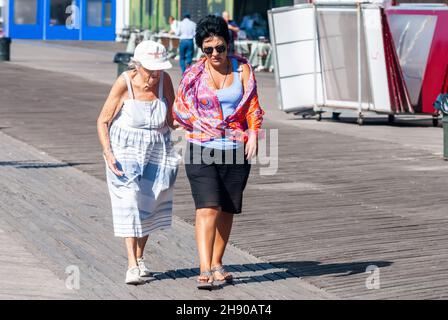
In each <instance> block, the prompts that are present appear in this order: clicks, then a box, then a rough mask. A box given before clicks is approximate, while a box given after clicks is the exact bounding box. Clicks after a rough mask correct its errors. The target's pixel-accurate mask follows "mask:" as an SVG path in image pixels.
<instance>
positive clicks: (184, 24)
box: [176, 13, 196, 73]
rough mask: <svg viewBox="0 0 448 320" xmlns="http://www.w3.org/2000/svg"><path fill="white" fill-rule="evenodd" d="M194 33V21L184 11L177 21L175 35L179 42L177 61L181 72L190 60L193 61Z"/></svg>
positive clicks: (188, 64) (189, 63)
mask: <svg viewBox="0 0 448 320" xmlns="http://www.w3.org/2000/svg"><path fill="white" fill-rule="evenodd" d="M195 33H196V23H194V22H193V21H191V16H190V14H189V13H184V15H183V19H182V21H181V22H180V23H179V28H178V29H177V31H176V35H177V36H179V38H180V43H179V63H180V68H181V69H182V73H184V72H185V69H187V68H188V67H189V66H190V65H191V62H192V61H193V53H194V43H193V39H194V35H195Z"/></svg>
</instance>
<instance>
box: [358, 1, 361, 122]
mask: <svg viewBox="0 0 448 320" xmlns="http://www.w3.org/2000/svg"><path fill="white" fill-rule="evenodd" d="M357 6H358V10H357V20H358V46H357V50H358V52H357V54H358V103H359V105H358V116H359V117H361V114H362V82H361V76H362V75H361V30H362V29H361V28H362V25H361V4H360V3H358V4H357Z"/></svg>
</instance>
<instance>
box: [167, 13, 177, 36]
mask: <svg viewBox="0 0 448 320" xmlns="http://www.w3.org/2000/svg"><path fill="white" fill-rule="evenodd" d="M168 23H169V24H170V31H168V34H176V32H177V29H178V28H179V21H177V20H176V19H175V18H174V17H173V16H169V17H168Z"/></svg>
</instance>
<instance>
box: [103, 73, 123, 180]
mask: <svg viewBox="0 0 448 320" xmlns="http://www.w3.org/2000/svg"><path fill="white" fill-rule="evenodd" d="M126 90H127V87H126V81H125V80H124V78H123V77H121V76H120V77H118V79H117V80H116V81H115V83H114V85H113V86H112V89H111V90H110V93H109V96H108V97H107V99H106V102H105V103H104V106H103V109H102V110H101V113H100V115H99V117H98V120H97V122H96V126H97V131H98V137H99V140H100V143H101V146H102V147H103V155H104V157H105V159H106V161H107V164H108V166H109V168H110V169H111V170H112V172H114V173H115V174H116V175H119V176H121V175H123V172H121V171H119V170H118V168H117V166H116V160H115V157H114V155H113V154H112V149H111V147H110V138H109V127H110V124H111V123H112V120H113V119H114V118H115V116H116V115H117V113H118V112H119V111H120V109H121V97H122V96H123V93H124V92H125V91H126Z"/></svg>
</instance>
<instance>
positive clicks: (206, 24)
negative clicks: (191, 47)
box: [194, 15, 230, 49]
mask: <svg viewBox="0 0 448 320" xmlns="http://www.w3.org/2000/svg"><path fill="white" fill-rule="evenodd" d="M213 36H216V37H222V38H223V39H224V41H225V42H226V44H229V42H230V35H229V27H228V26H227V22H226V21H225V20H224V19H223V18H222V17H218V16H214V15H208V16H206V17H204V18H202V19H201V20H200V21H199V22H198V24H197V25H196V34H195V36H194V39H195V41H196V45H197V46H198V48H201V49H202V43H203V42H204V40H205V39H206V38H209V37H213Z"/></svg>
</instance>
